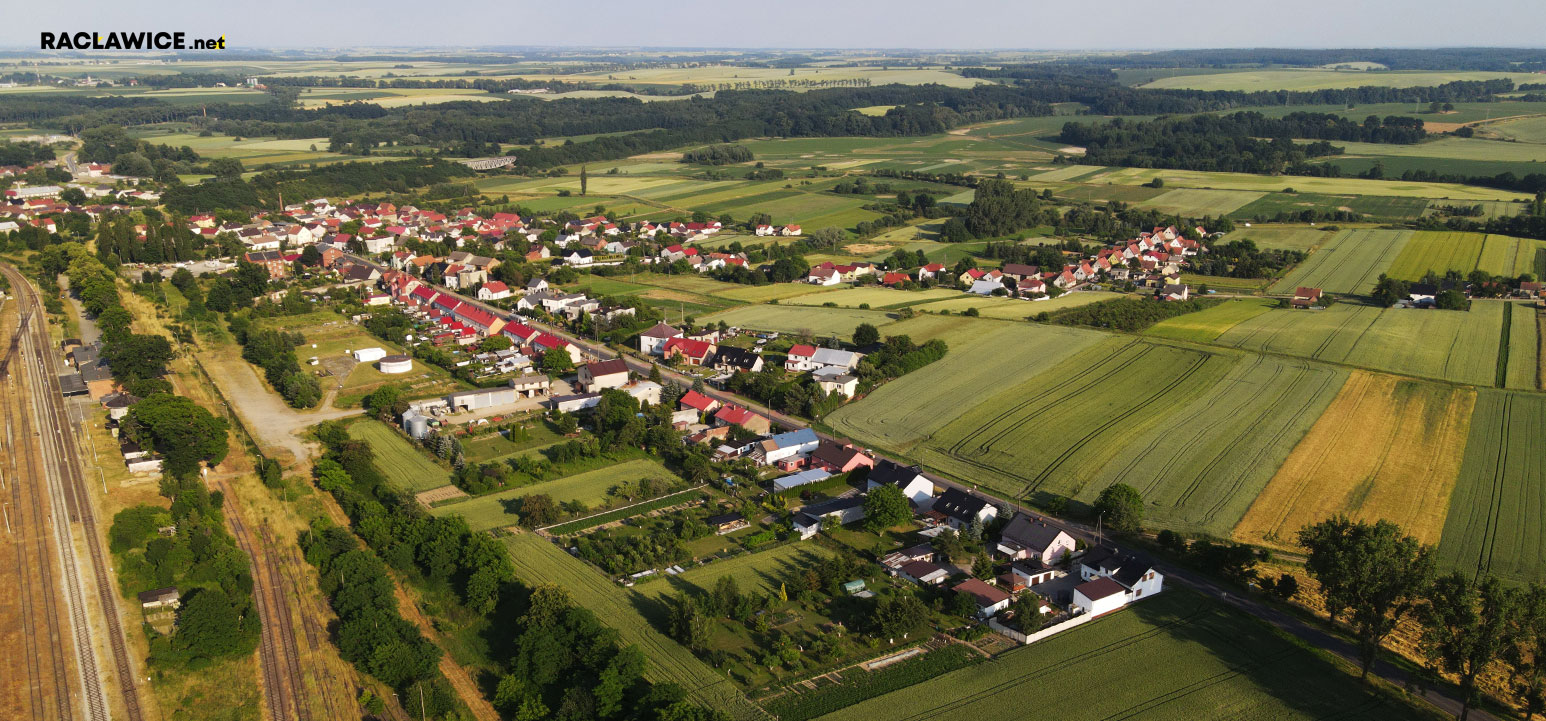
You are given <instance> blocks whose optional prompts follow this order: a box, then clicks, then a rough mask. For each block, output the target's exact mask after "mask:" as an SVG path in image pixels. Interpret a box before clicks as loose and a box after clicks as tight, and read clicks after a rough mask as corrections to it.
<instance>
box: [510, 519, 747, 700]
mask: <svg viewBox="0 0 1546 721" xmlns="http://www.w3.org/2000/svg"><path fill="white" fill-rule="evenodd" d="M503 540H504V543H505V546H506V547H507V548H509V549H510V560H511V561H512V562H513V563H514V564H515V573H516V576H517V577H519V578H520V579H521V580H523V581H525V582H526V583H528V584H532V585H536V584H542V583H555V584H558V585H559V586H560V587H562V588H563V589H564V590H566V591H568V592H569V596H570V598H572V599H574V601H575V603H577V604H579V605H580V606H583V607H585V608H587V609H590V611H591V612H592V613H595V614H596V618H597V619H599V620H600V621H601V622H602V623H604V624H606V625H608V626H610V627H612V628H613V629H615V630H616V631H617V635H618V638H619V640H621V641H622V643H623V644H626V645H633V646H638V647H639V650H641V651H643V652H644V655H645V657H647V658H648V659H649V665H648V666H646V668H645V671H644V676H645V678H648V679H649V680H650V681H652V682H655V683H674V684H676V685H678V686H680V687H682V689H684V690H685V691H687V695H688V697H689V698H691V699H693V700H694V701H697V702H698V703H700V704H703V705H705V706H708V707H709V708H713V709H717V710H720V711H724V712H726V713H729V714H730V715H731V717H732V718H734V719H736V720H737V721H762V720H763V719H766V718H767V714H766V713H764V712H763V711H762V710H761V709H759V708H757V707H756V706H755V705H753V704H752V702H751V701H749V700H748V699H747V698H746V696H745V695H744V694H742V693H741V692H740V691H739V690H737V689H736V687H735V685H734V684H732V683H731V682H730V681H729V680H728V679H726V678H725V677H723V676H721V675H719V674H718V673H716V672H715V671H714V670H713V669H712V668H709V666H708V664H705V663H704V662H702V661H700V660H698V657H696V656H694V655H693V654H692V652H691V651H689V650H687V648H686V647H684V646H682V645H680V644H678V643H677V642H675V641H672V640H671V639H670V638H667V637H666V635H665V634H662V633H661V632H659V631H657V630H655V627H654V626H652V625H650V622H649V621H648V620H646V619H645V618H644V616H643V615H642V614H640V612H639V607H638V604H637V602H636V601H637V599H638V597H637V596H636V595H634V594H632V593H630V592H628V590H626V589H624V588H622V587H621V586H618V585H617V584H615V583H613V582H612V581H611V580H609V579H607V578H606V577H605V576H602V575H601V574H600V573H598V572H597V571H596V569H594V568H591V567H590V566H588V565H586V563H585V562H584V561H581V560H579V559H578V558H575V557H573V556H571V555H569V554H568V553H565V552H564V551H563V550H561V549H559V548H558V547H557V546H554V545H553V544H551V543H548V542H547V541H545V540H543V539H542V538H541V537H539V536H536V535H534V534H531V533H521V534H516V535H514V536H509V537H507V538H505V539H503Z"/></svg>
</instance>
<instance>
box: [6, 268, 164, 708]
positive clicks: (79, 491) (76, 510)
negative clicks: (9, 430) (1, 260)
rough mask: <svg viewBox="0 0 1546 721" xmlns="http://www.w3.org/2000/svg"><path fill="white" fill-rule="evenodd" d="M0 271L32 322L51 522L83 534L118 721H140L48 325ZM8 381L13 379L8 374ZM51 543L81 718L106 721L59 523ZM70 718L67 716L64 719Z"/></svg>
mask: <svg viewBox="0 0 1546 721" xmlns="http://www.w3.org/2000/svg"><path fill="white" fill-rule="evenodd" d="M0 273H4V274H5V276H6V277H7V278H8V279H9V280H10V281H11V287H12V289H13V290H14V291H15V293H16V297H17V302H18V304H19V307H20V309H21V311H22V313H23V314H24V315H26V316H28V317H33V318H34V322H31V323H29V324H28V326H27V327H26V328H25V329H21V328H19V329H18V336H19V338H20V344H19V347H18V350H19V352H20V353H21V356H20V360H22V361H24V363H25V365H26V368H25V374H24V375H25V377H26V379H27V390H29V391H30V396H31V410H32V412H31V413H30V414H29V413H23V414H22V415H26V416H28V418H27V421H28V423H29V425H35V428H36V431H35V433H36V438H37V439H38V441H39V450H40V453H41V457H42V460H43V463H42V464H41V465H42V471H43V472H42V473H41V474H38V477H41V478H43V479H44V480H45V482H46V485H47V486H48V490H49V493H48V496H49V501H50V506H51V507H52V509H53V514H54V515H53V517H54V518H55V519H57V518H59V517H60V516H63V515H68V517H69V518H70V520H71V521H72V522H76V523H79V524H80V525H81V530H82V533H83V535H84V537H85V546H86V549H87V558H88V560H89V562H90V563H89V565H90V569H89V570H90V573H91V576H92V580H93V581H94V582H95V584H94V585H95V589H96V594H97V602H98V605H99V608H100V611H101V614H102V622H103V626H104V628H105V630H106V634H107V639H106V640H107V645H108V648H109V652H110V655H111V657H112V659H111V660H112V663H113V668H114V672H115V676H116V678H117V679H118V688H119V692H120V694H121V696H122V702H123V707H124V718H126V719H127V720H128V721H143V714H142V711H141V707H140V699H139V691H138V688H137V681H138V677H137V675H136V673H135V671H134V666H133V664H132V663H131V662H130V660H129V648H128V642H127V641H126V640H125V638H124V632H123V620H122V619H121V618H120V616H119V608H118V599H117V594H116V591H115V589H116V588H117V585H116V584H115V583H114V581H113V578H112V577H111V575H110V573H109V566H108V563H107V560H106V558H105V556H106V554H105V552H104V550H103V548H102V538H101V534H100V532H99V531H98V529H97V522H96V516H95V513H94V512H93V511H92V508H91V504H90V502H89V501H87V500H86V499H87V493H88V491H87V487H86V478H85V473H84V472H83V471H82V469H81V464H80V457H81V456H80V446H79V444H78V441H77V439H76V437H75V429H74V428H73V426H72V424H71V422H70V419H69V416H68V413H67V412H66V408H65V401H64V397H63V395H62V393H61V392H60V388H59V377H58V371H57V368H56V364H55V358H54V355H53V342H52V341H51V340H50V339H49V337H48V331H47V326H46V324H45V323H43V322H42V318H43V317H44V315H43V313H42V303H41V301H40V300H39V298H38V296H37V292H36V291H35V290H34V289H33V288H32V286H31V284H30V283H28V281H27V279H26V278H25V277H24V276H22V274H21V273H19V272H17V271H16V269H14V268H11V267H9V266H0ZM12 377H13V378H14V374H13V376H12ZM52 530H53V534H54V537H55V542H56V543H57V544H58V548H59V554H58V557H59V561H60V570H61V574H62V578H63V582H64V591H65V592H64V599H65V605H66V606H67V608H68V612H69V618H70V622H71V625H72V628H73V630H74V634H73V635H74V641H75V643H74V647H75V651H76V659H77V672H78V676H79V677H80V687H81V697H82V699H83V706H84V712H85V713H84V715H85V717H86V718H88V719H90V720H91V721H107V720H108V719H110V718H111V711H110V709H109V707H108V701H107V695H106V692H105V689H104V687H103V683H102V672H101V668H100V667H99V666H98V663H97V659H96V649H95V647H94V646H93V645H92V643H91V635H92V634H91V625H90V619H89V618H88V612H87V603H86V601H87V595H86V591H85V589H84V587H83V585H82V577H81V569H80V567H79V562H78V559H77V558H76V551H75V546H74V543H73V541H72V539H71V533H70V529H69V528H68V527H67V526H66V525H65V524H61V523H55V524H53V529H52ZM70 717H71V718H73V715H72V716H70Z"/></svg>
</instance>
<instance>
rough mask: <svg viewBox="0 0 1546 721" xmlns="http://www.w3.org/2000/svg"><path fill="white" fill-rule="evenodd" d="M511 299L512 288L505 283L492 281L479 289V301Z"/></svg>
mask: <svg viewBox="0 0 1546 721" xmlns="http://www.w3.org/2000/svg"><path fill="white" fill-rule="evenodd" d="M509 297H510V286H508V285H505V284H504V282H503V281H498V280H491V281H489V282H487V283H484V284H483V287H482V288H479V289H478V300H500V299H503V298H509Z"/></svg>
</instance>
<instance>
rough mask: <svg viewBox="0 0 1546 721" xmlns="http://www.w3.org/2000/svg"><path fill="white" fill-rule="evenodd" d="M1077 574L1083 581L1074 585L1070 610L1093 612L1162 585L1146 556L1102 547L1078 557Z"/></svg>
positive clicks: (1113, 607) (1122, 603)
mask: <svg viewBox="0 0 1546 721" xmlns="http://www.w3.org/2000/svg"><path fill="white" fill-rule="evenodd" d="M1079 577H1080V578H1082V579H1084V581H1085V582H1084V583H1082V584H1080V585H1078V586H1076V587H1075V588H1074V603H1073V606H1074V610H1075V611H1076V612H1077V613H1093V614H1096V615H1099V614H1102V613H1107V612H1110V611H1114V610H1116V609H1118V608H1121V607H1123V606H1126V605H1127V604H1129V603H1132V602H1133V601H1138V600H1141V599H1144V598H1148V597H1149V596H1153V595H1156V594H1158V593H1159V592H1160V591H1162V590H1164V586H1165V576H1164V574H1162V573H1160V572H1159V571H1157V570H1155V568H1154V564H1153V563H1151V562H1150V561H1149V560H1148V559H1147V558H1144V557H1142V556H1138V555H1135V554H1129V553H1120V552H1118V551H1114V550H1112V549H1109V548H1105V547H1100V548H1096V549H1094V550H1092V551H1090V552H1089V553H1086V554H1085V555H1084V557H1082V558H1080V559H1079Z"/></svg>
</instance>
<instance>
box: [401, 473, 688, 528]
mask: <svg viewBox="0 0 1546 721" xmlns="http://www.w3.org/2000/svg"><path fill="white" fill-rule="evenodd" d="M641 478H654V479H656V480H661V481H666V482H668V483H676V482H679V481H680V479H678V478H677V477H676V475H675V474H673V473H671V472H670V471H668V470H666V467H665V466H662V465H660V464H659V463H657V462H655V461H653V460H642V459H640V460H632V461H627V462H625V463H619V464H617V465H614V466H607V467H605V468H599V469H597V470H594V471H587V472H585V473H578V474H575V475H572V476H566V477H564V478H559V479H556V480H552V481H543V482H541V483H533V484H530V485H525V486H521V487H519V488H512V489H510V490H507V491H500V492H498V493H490V494H488V495H486V496H477V497H473V498H468V499H467V500H464V501H458V502H455V503H449V504H446V505H442V506H436V507H435V508H432V509H430V513H433V514H434V515H436V516H447V515H457V516H461V517H463V518H465V519H467V526H468V527H469V528H471V529H472V530H474V531H486V530H488V529H491V528H500V527H504V526H513V525H515V523H516V520H517V519H516V515H515V514H514V513H510V512H509V511H507V510H505V504H506V503H507V502H509V501H512V500H514V499H517V498H520V497H522V496H530V495H533V494H536V493H546V494H548V495H550V496H552V497H553V500H554V501H556V502H558V503H564V502H567V501H580V502H582V503H584V504H585V505H587V506H592V507H595V506H599V505H601V504H603V503H605V502H606V500H607V490H608V489H610V488H612V487H613V486H616V485H617V484H618V483H621V482H623V481H636V480H638V479H641Z"/></svg>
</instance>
